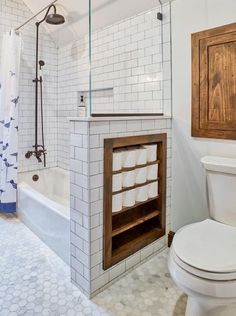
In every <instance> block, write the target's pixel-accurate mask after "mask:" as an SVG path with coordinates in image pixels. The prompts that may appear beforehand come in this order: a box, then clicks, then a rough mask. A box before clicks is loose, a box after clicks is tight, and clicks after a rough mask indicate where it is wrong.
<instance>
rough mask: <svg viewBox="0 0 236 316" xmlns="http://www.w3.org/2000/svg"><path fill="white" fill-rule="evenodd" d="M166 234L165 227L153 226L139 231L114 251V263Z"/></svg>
mask: <svg viewBox="0 0 236 316" xmlns="http://www.w3.org/2000/svg"><path fill="white" fill-rule="evenodd" d="M164 235H165V230H164V229H161V228H152V229H148V230H146V231H144V232H143V233H142V232H140V233H138V234H137V236H133V238H132V236H131V238H130V239H129V240H126V242H124V243H123V244H121V245H120V246H119V247H117V248H116V249H114V250H113V251H112V259H111V262H112V265H114V264H116V263H118V262H120V261H121V260H123V259H125V258H127V257H128V256H130V255H132V254H134V253H135V252H136V251H138V250H140V249H142V248H143V247H145V246H147V245H149V244H150V243H152V242H154V241H155V240H157V239H158V238H160V237H162V236H164Z"/></svg>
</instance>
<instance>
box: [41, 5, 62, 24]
mask: <svg viewBox="0 0 236 316" xmlns="http://www.w3.org/2000/svg"><path fill="white" fill-rule="evenodd" d="M51 8H53V9H54V13H51V14H49V11H50V10H51ZM44 21H46V22H47V23H48V24H52V25H60V24H63V23H65V18H64V16H63V15H61V14H58V13H57V8H56V6H55V5H54V4H52V5H50V6H49V7H48V9H47V12H46V14H45V16H44V18H43V19H42V20H41V21H39V22H37V23H36V25H37V26H39V25H40V24H41V23H42V22H44Z"/></svg>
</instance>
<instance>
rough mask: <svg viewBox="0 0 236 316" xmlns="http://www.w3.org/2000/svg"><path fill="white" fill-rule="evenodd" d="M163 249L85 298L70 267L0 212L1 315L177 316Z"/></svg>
mask: <svg viewBox="0 0 236 316" xmlns="http://www.w3.org/2000/svg"><path fill="white" fill-rule="evenodd" d="M166 260H167V250H165V251H163V252H162V253H160V254H158V255H157V256H155V257H154V258H152V259H151V260H149V261H147V262H146V263H144V264H143V265H141V266H139V267H138V268H137V269H135V270H133V271H132V272H131V273H129V274H128V275H126V276H125V277H124V278H122V279H120V280H119V281H118V282H116V283H114V284H113V285H111V286H110V287H109V288H108V289H106V290H105V291H103V292H102V293H100V294H98V295H97V296H96V297H95V298H94V299H93V300H92V301H90V300H88V299H87V298H86V297H85V296H84V295H83V294H82V293H81V292H80V291H79V290H78V289H77V288H76V287H75V286H74V285H73V284H72V283H71V282H70V269H69V267H68V266H67V265H66V264H65V263H64V262H63V261H62V260H61V259H60V258H59V257H57V255H56V254H54V252H53V251H51V250H50V249H49V248H48V247H47V246H46V245H45V244H44V243H43V242H42V241H41V240H40V239H38V238H37V237H36V236H35V235H34V234H33V233H32V232H31V231H30V230H28V228H26V227H25V226H24V225H23V224H22V223H21V222H20V221H19V220H18V219H16V218H15V217H12V216H3V215H0V316H20V315H24V316H47V315H48V316H73V315H74V316H83V315H89V316H126V315H127V316H129V315H130V316H132V315H134V316H139V315H140V316H154V315H155V316H182V315H184V311H185V306H186V297H185V296H184V295H183V294H182V293H181V291H180V290H179V289H177V287H176V286H175V285H174V284H173V282H172V281H171V279H170V276H169V274H168V271H167V266H166Z"/></svg>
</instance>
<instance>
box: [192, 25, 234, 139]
mask: <svg viewBox="0 0 236 316" xmlns="http://www.w3.org/2000/svg"><path fill="white" fill-rule="evenodd" d="M192 45H193V46H192V54H193V59H192V76H193V89H192V135H193V136H197V137H212V138H225V139H236V24H233V25H232V24H231V25H229V26H228V27H226V26H224V27H222V28H217V29H212V30H209V31H204V32H200V33H196V34H193V36H192Z"/></svg>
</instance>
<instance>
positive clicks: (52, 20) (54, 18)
mask: <svg viewBox="0 0 236 316" xmlns="http://www.w3.org/2000/svg"><path fill="white" fill-rule="evenodd" d="M46 22H47V23H48V24H52V25H60V24H63V23H65V18H64V16H63V15H61V14H57V13H53V14H49V15H48V16H47V17H46Z"/></svg>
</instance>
